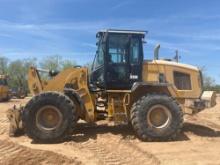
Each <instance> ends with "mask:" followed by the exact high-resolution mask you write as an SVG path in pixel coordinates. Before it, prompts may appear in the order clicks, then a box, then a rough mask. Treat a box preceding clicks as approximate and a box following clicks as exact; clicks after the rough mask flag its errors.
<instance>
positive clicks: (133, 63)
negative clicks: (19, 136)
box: [20, 30, 206, 142]
mask: <svg viewBox="0 0 220 165" xmlns="http://www.w3.org/2000/svg"><path fill="white" fill-rule="evenodd" d="M145 35H146V32H145V31H133V30H103V31H99V32H98V33H97V35H96V37H97V51H96V56H95V59H94V62H93V66H92V70H91V74H90V75H89V74H88V69H87V68H85V67H75V68H74V67H73V68H69V69H66V70H64V71H62V72H60V73H54V72H49V71H48V72H49V74H50V75H51V78H50V79H48V80H44V79H42V78H41V76H40V72H42V71H43V72H45V70H40V69H36V68H34V67H32V68H30V70H29V74H28V76H29V78H28V84H29V89H30V91H31V92H32V94H34V95H35V96H34V97H33V98H32V99H31V100H30V101H29V102H28V103H27V104H26V105H25V107H24V108H23V110H22V111H21V112H20V115H21V116H22V122H23V125H24V128H25V132H26V134H27V135H28V136H29V137H30V138H32V139H33V140H35V141H41V142H54V141H59V140H61V139H63V138H64V137H66V136H68V135H69V134H72V132H73V129H74V128H75V127H77V124H76V123H77V120H78V119H82V120H85V121H86V122H88V123H93V122H96V121H98V120H109V121H114V122H115V124H127V123H131V125H132V127H133V129H134V131H135V133H136V135H137V137H138V138H139V139H141V140H143V141H152V140H153V141H166V140H169V139H174V138H175V137H176V135H177V134H178V133H179V132H180V130H181V128H182V125H183V115H184V114H185V113H191V114H194V113H197V112H200V111H201V110H203V109H204V108H205V105H206V104H205V103H204V101H203V100H201V96H202V76H201V72H200V70H199V69H198V68H197V67H194V66H191V65H186V64H181V63H178V62H177V61H173V60H159V58H158V51H159V46H158V47H156V48H155V52H154V53H155V58H154V60H151V61H149V60H148V61H147V60H144V58H143V57H144V52H143V43H144V38H145Z"/></svg>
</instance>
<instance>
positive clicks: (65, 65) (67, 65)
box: [61, 60, 77, 70]
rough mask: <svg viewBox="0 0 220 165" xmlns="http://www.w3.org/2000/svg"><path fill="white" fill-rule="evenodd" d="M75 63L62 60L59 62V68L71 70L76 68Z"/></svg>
mask: <svg viewBox="0 0 220 165" xmlns="http://www.w3.org/2000/svg"><path fill="white" fill-rule="evenodd" d="M76 65H77V63H76V62H75V61H71V60H62V61H61V68H62V70H63V69H67V68H72V67H74V66H76Z"/></svg>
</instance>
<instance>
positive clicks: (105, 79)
mask: <svg viewBox="0 0 220 165" xmlns="http://www.w3.org/2000/svg"><path fill="white" fill-rule="evenodd" d="M145 34H146V32H144V31H129V30H104V31H99V32H98V33H97V35H96V37H97V40H98V42H97V51H96V56H95V59H94V61H93V65H92V72H91V75H90V82H91V84H93V85H95V86H97V87H99V88H101V89H106V90H117V89H121V90H128V89H131V87H132V85H133V83H134V82H140V81H142V63H143V45H142V42H143V39H144V37H145Z"/></svg>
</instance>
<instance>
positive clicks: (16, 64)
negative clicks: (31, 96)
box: [8, 59, 36, 92]
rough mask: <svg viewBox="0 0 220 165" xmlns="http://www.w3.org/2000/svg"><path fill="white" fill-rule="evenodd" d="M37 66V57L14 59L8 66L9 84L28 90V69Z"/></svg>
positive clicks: (12, 86)
mask: <svg viewBox="0 0 220 165" xmlns="http://www.w3.org/2000/svg"><path fill="white" fill-rule="evenodd" d="M30 66H36V59H24V60H15V61H12V62H11V63H10V64H9V66H8V74H9V86H10V87H11V88H16V89H21V90H24V91H25V92H27V91H28V84H27V78H28V69H29V67H30Z"/></svg>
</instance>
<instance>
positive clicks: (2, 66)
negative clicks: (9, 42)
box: [0, 56, 9, 74]
mask: <svg viewBox="0 0 220 165" xmlns="http://www.w3.org/2000/svg"><path fill="white" fill-rule="evenodd" d="M8 62H9V60H8V59H7V58H6V57H3V56H0V74H7V71H8Z"/></svg>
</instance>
